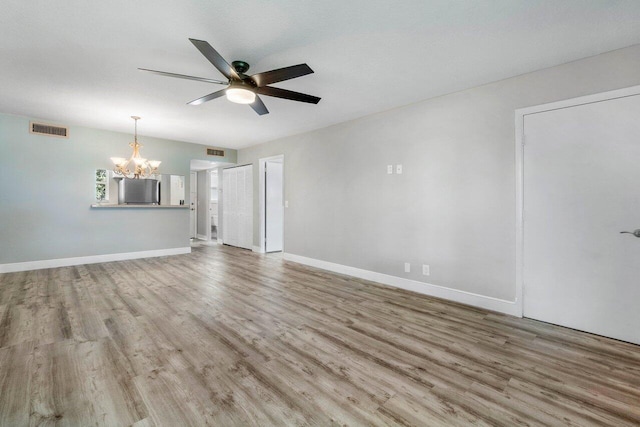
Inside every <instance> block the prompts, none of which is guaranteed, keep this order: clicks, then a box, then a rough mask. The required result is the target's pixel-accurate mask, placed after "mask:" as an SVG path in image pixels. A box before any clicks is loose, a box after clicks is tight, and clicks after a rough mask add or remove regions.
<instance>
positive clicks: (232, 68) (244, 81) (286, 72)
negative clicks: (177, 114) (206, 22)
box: [138, 39, 320, 116]
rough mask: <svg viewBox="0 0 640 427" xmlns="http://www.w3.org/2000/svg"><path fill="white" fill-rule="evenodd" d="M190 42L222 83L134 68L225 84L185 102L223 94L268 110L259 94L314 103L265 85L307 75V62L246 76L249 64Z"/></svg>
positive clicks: (264, 111)
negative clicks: (211, 66)
mask: <svg viewBox="0 0 640 427" xmlns="http://www.w3.org/2000/svg"><path fill="white" fill-rule="evenodd" d="M189 41H191V43H193V45H194V46H195V47H196V48H197V49H198V50H199V51H200V53H202V55H203V56H204V57H205V58H207V60H209V62H211V64H212V65H213V66H214V67H215V68H216V69H217V70H218V71H220V73H222V75H223V76H225V77H226V78H227V81H226V82H223V81H219V80H213V79H207V78H204V77H195V76H188V75H184V74H176V73H169V72H165V71H156V70H149V69H146V68H138V69H139V70H140V71H145V72H149V73H153V74H158V75H161V76H166V77H174V78H179V79H187V80H196V81H201V82H205V83H212V84H222V85H227V86H228V87H227V88H226V89H222V90H219V91H216V92H212V93H210V94H208V95H205V96H203V97H200V98H198V99H194V100H193V101H190V102H188V104H189V105H199V104H202V103H204V102H207V101H211V100H213V99H216V98H220V97H221V96H223V95H226V97H227V99H228V100H229V101H231V102H235V103H237V104H247V105H249V106H251V108H253V110H254V111H255V112H256V113H257V114H259V115H261V116H262V115H264V114H269V110H267V107H266V106H265V105H264V103H263V102H262V99H260V96H259V95H266V96H273V97H276V98H282V99H288V100H292V101H298V102H306V103H310V104H317V103H318V102H320V98H318V97H317V96H312V95H307V94H304V93H299V92H294V91H291V90H287V89H281V88H276V87H271V86H268V85H270V84H272V83H278V82H282V81H285V80H291V79H295V78H296V77H302V76H305V75H307V74H311V73H313V70H312V69H311V67H309V66H308V65H307V64H298V65H292V66H290V67H285V68H279V69H277V70H271V71H266V72H264V73H258V74H254V75H252V76H248V75H246V74H245V73H246V72H247V71H249V64H248V63H247V62H245V61H233V62H232V63H231V64H232V65H229V63H228V62H227V61H226V60H225V59H224V58H223V57H222V55H220V54H219V53H218V52H217V51H216V50H215V49H214V48H213V47H212V46H211V45H210V44H209V43H208V42H206V41H204V40H196V39H189Z"/></svg>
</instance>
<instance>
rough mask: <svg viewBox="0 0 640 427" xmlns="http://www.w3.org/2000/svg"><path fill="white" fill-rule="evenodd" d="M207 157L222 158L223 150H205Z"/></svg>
mask: <svg viewBox="0 0 640 427" xmlns="http://www.w3.org/2000/svg"><path fill="white" fill-rule="evenodd" d="M207 156H216V157H224V150H218V149H216V148H207Z"/></svg>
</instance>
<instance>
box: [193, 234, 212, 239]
mask: <svg viewBox="0 0 640 427" xmlns="http://www.w3.org/2000/svg"><path fill="white" fill-rule="evenodd" d="M210 237H211V236H207V235H206V234H199V233H198V234H196V239H198V240H211V238H210Z"/></svg>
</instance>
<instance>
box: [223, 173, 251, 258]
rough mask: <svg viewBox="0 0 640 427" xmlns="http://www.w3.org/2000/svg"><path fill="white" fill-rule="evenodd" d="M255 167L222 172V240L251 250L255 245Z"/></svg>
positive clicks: (227, 243)
mask: <svg viewBox="0 0 640 427" xmlns="http://www.w3.org/2000/svg"><path fill="white" fill-rule="evenodd" d="M252 177H253V166H252V165H249V166H237V167H233V168H228V169H224V170H223V171H222V195H223V199H222V230H223V231H222V239H223V242H224V243H225V244H226V245H232V246H238V247H241V248H245V249H251V248H252V243H253V178H252Z"/></svg>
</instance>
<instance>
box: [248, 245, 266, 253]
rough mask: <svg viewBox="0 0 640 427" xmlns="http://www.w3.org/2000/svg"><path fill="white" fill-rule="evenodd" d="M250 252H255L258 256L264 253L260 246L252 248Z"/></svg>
mask: <svg viewBox="0 0 640 427" xmlns="http://www.w3.org/2000/svg"><path fill="white" fill-rule="evenodd" d="M251 250H252V251H253V252H257V253H259V254H263V253H264V251H263V250H262V249H261V248H260V246H254V247H253V248H252V249H251Z"/></svg>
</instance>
